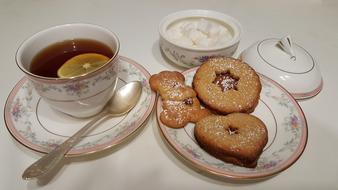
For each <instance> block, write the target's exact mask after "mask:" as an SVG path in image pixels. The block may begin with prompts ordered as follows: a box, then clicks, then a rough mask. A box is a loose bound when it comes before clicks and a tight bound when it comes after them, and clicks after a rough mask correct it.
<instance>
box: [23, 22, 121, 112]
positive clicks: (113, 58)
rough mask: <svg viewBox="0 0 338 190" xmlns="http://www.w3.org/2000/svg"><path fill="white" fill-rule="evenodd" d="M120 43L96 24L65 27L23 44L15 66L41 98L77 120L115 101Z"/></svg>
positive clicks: (41, 34) (36, 35) (66, 25)
mask: <svg viewBox="0 0 338 190" xmlns="http://www.w3.org/2000/svg"><path fill="white" fill-rule="evenodd" d="M119 48H120V43H119V40H118V37H117V36H116V35H115V34H114V33H113V32H111V31H109V30H107V29H105V28H103V27H100V26H96V25H92V24H81V23H76V24H65V25H60V26H54V27H51V28H48V29H46V30H43V31H41V32H38V33H36V34H35V35H33V36H32V37H30V38H28V39H27V40H26V41H24V42H23V43H22V44H21V45H20V47H19V49H18V51H17V53H16V63H17V65H18V67H19V68H20V69H21V70H22V71H23V72H24V73H25V74H26V76H27V77H28V79H29V80H30V81H31V83H32V84H33V86H34V88H35V90H36V91H37V93H38V94H39V95H40V96H41V97H42V98H43V100H44V101H45V102H46V103H48V104H49V105H50V106H51V107H53V108H54V109H56V110H58V111H61V112H63V113H66V114H69V115H71V116H74V117H89V116H92V115H95V114H97V113H98V112H100V111H101V110H102V108H103V107H104V105H105V104H106V103H107V102H108V101H109V99H110V98H111V97H112V95H113V93H114V92H113V89H114V84H115V80H117V71H118V64H117V60H118V53H119Z"/></svg>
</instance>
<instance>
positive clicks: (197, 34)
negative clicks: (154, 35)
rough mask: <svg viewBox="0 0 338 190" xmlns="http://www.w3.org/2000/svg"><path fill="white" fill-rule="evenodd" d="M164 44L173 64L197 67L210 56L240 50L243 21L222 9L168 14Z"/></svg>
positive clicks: (162, 31)
mask: <svg viewBox="0 0 338 190" xmlns="http://www.w3.org/2000/svg"><path fill="white" fill-rule="evenodd" d="M159 33H160V41H159V43H160V47H161V50H162V52H163V54H164V55H165V56H166V57H167V58H168V59H169V60H170V61H172V62H173V63H175V64H177V65H180V66H183V67H188V68H189V67H194V66H198V65H200V64H202V63H203V61H205V60H206V59H208V58H209V57H215V56H226V57H230V56H232V55H233V54H234V52H235V51H236V50H237V47H238V44H239V41H240V36H241V25H240V23H239V22H238V21H237V20H236V19H234V18H232V17H230V16H228V15H226V14H223V13H220V12H215V11H210V10H185V11H179V12H175V13H172V14H169V15H168V16H166V17H165V18H164V19H162V21H161V22H160V25H159Z"/></svg>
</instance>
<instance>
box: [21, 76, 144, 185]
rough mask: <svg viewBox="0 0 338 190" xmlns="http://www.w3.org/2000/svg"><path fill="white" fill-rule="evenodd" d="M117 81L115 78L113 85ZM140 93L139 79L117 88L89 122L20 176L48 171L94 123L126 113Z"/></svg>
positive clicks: (32, 176) (26, 176)
mask: <svg viewBox="0 0 338 190" xmlns="http://www.w3.org/2000/svg"><path fill="white" fill-rule="evenodd" d="M117 81H118V80H117V79H116V82H115V87H116V84H117ZM141 93H142V84H141V82H139V81H134V82H130V83H128V84H126V85H125V86H123V87H121V88H120V89H118V90H117V91H116V92H115V93H114V95H113V97H112V98H111V100H110V101H109V102H108V103H107V105H106V106H105V107H104V109H103V110H102V111H101V112H100V113H99V114H97V115H96V116H94V118H93V119H92V120H91V121H90V122H89V123H87V124H86V125H85V126H84V127H82V128H81V129H80V130H79V131H77V132H76V133H75V134H74V135H73V136H71V137H70V138H69V139H67V140H66V141H65V142H63V143H62V144H60V145H59V146H58V147H57V148H55V149H54V150H52V151H51V152H49V153H48V154H46V155H45V156H43V157H41V158H40V159H39V160H37V161H36V162H34V163H33V164H32V165H30V166H29V167H28V168H27V169H26V170H25V171H24V173H23V174H22V178H23V179H26V180H27V179H32V178H37V177H39V176H43V175H45V174H46V173H48V171H50V170H52V169H53V168H55V167H56V166H57V165H58V163H59V162H60V161H61V160H62V159H63V158H64V155H65V154H66V153H67V152H68V151H69V150H70V149H71V148H72V147H73V146H75V145H76V144H77V143H78V142H79V141H80V140H81V138H82V136H83V135H84V134H86V133H87V132H88V131H89V130H90V129H91V128H92V126H93V125H94V124H95V123H97V122H98V121H100V120H102V119H105V118H107V117H117V116H121V115H124V114H126V113H128V112H129V111H130V110H131V109H132V108H133V107H134V106H135V105H136V103H137V102H138V100H139V99H140V96H141Z"/></svg>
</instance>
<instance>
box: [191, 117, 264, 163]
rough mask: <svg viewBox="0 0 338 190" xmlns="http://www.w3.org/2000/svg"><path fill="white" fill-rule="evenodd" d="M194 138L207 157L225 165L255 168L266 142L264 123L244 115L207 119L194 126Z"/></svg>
mask: <svg viewBox="0 0 338 190" xmlns="http://www.w3.org/2000/svg"><path fill="white" fill-rule="evenodd" d="M194 135H195V138H196V140H197V142H198V144H199V145H200V146H201V148H203V149H204V150H205V151H206V152H208V153H209V154H211V155H213V156H215V157H216V158H218V159H220V160H223V161H225V162H230V163H233V164H236V165H239V166H244V167H250V168H252V167H256V165H257V160H258V158H259V156H260V155H261V153H262V151H263V148H264V147H265V145H266V143H267V142H268V131H267V129H266V126H265V125H264V123H263V122H262V121H261V120H260V119H258V118H257V117H255V116H252V115H249V114H246V113H232V114H229V115H226V116H219V115H218V116H217V115H212V116H207V117H205V118H203V119H201V120H200V121H198V122H197V123H196V126H195V129H194Z"/></svg>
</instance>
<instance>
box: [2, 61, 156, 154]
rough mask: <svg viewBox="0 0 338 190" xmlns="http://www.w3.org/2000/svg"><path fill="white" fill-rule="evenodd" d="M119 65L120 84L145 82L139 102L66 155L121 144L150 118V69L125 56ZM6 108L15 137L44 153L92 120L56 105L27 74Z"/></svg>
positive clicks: (7, 102) (96, 150)
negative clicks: (63, 111) (47, 99)
mask: <svg viewBox="0 0 338 190" xmlns="http://www.w3.org/2000/svg"><path fill="white" fill-rule="evenodd" d="M118 67H119V72H118V73H119V74H118V77H119V81H118V86H122V85H124V84H125V83H127V82H130V81H141V82H142V85H143V88H142V95H141V97H140V100H139V102H138V103H137V105H136V106H135V107H134V108H133V109H132V110H131V111H130V112H129V113H128V114H126V115H123V116H121V117H115V118H111V119H107V120H105V121H104V122H102V123H100V125H99V126H97V127H96V128H95V129H93V130H92V131H91V132H90V133H89V134H87V135H86V136H85V137H84V138H83V139H82V140H81V141H80V142H79V143H78V144H77V145H75V146H74V147H73V148H72V149H71V150H70V151H69V152H68V153H67V155H66V156H80V155H85V154H90V153H95V152H98V151H101V150H104V149H107V148H110V147H113V146H115V145H118V144H120V143H121V142H123V140H124V139H126V138H127V137H129V136H130V135H132V134H133V133H134V132H136V131H137V129H139V128H140V127H141V126H142V125H143V124H144V123H145V122H146V119H147V118H148V116H149V115H150V113H151V111H152V108H153V106H154V104H155V98H156V94H155V93H154V92H152V91H151V89H150V86H149V83H148V80H149V78H150V74H149V72H148V71H146V70H145V69H144V68H143V67H142V66H141V65H139V64H138V63H136V62H135V61H133V60H131V59H128V58H126V57H122V56H120V58H119V61H118ZM4 112H5V114H4V117H5V122H6V126H7V129H8V131H9V132H10V134H11V135H12V136H13V137H14V139H16V140H17V141H18V142H19V143H21V144H23V145H24V146H26V147H28V148H30V149H32V150H35V151H37V152H41V153H48V152H50V151H51V150H52V149H54V148H55V147H56V146H57V145H58V144H61V143H62V142H63V141H65V140H66V139H67V138H68V137H70V136H71V135H72V134H74V133H75V132H76V131H77V130H79V129H80V128H81V127H83V126H84V125H85V124H86V123H88V122H89V121H90V120H91V118H88V119H79V118H74V117H71V116H69V115H66V114H63V113H61V112H59V111H57V110H54V109H52V108H51V107H50V106H48V105H47V103H46V102H45V101H44V100H43V99H41V97H40V96H39V95H38V94H37V92H36V91H35V90H34V88H33V85H32V84H31V83H30V82H29V80H28V78H26V77H24V78H22V79H21V80H20V81H19V82H18V83H17V84H16V86H15V87H14V88H13V90H12V91H11V93H10V94H9V96H8V98H7V101H6V105H5V110H4Z"/></svg>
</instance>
